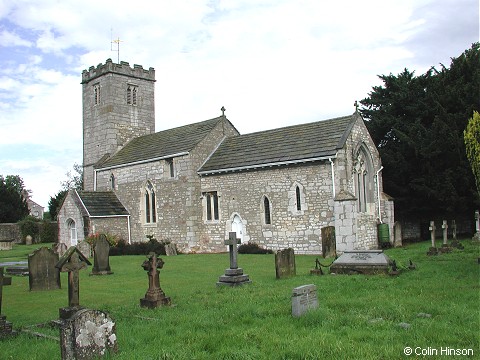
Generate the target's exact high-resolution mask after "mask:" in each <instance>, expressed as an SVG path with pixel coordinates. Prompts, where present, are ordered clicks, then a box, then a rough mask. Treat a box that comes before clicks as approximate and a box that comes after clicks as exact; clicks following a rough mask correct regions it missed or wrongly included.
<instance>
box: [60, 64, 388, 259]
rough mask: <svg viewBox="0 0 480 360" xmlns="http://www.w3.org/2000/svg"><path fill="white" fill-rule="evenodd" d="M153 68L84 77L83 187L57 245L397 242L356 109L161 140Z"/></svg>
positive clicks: (119, 67)
mask: <svg viewBox="0 0 480 360" xmlns="http://www.w3.org/2000/svg"><path fill="white" fill-rule="evenodd" d="M154 84H155V70H154V69H153V68H149V69H148V70H147V69H144V68H143V67H142V66H139V65H134V66H133V68H132V67H131V66H130V65H129V63H127V62H121V63H120V64H116V63H114V62H112V60H110V59H108V60H107V61H106V63H105V64H99V65H98V66H97V67H93V66H92V67H90V68H89V69H88V70H84V71H83V73H82V87H83V169H84V190H83V191H76V190H70V191H69V192H68V194H67V196H66V198H65V200H64V202H63V204H62V207H61V209H60V211H59V214H58V224H59V241H60V242H64V243H66V245H67V246H70V245H75V244H76V243H77V242H79V241H81V240H83V239H84V238H85V237H86V236H88V235H89V234H94V233H100V232H106V233H110V234H113V235H117V236H118V237H119V238H121V239H124V240H125V241H127V242H129V243H132V242H141V241H148V238H147V236H150V235H153V236H154V237H155V238H156V239H157V240H164V241H171V242H173V243H175V244H176V246H177V248H178V249H179V250H180V251H182V252H185V253H207V252H222V251H226V246H225V245H224V240H225V239H226V238H228V233H229V232H230V231H235V232H236V233H237V236H238V237H239V238H240V239H241V242H242V243H246V242H254V243H256V244H258V245H260V246H261V247H264V248H268V249H272V250H278V249H284V248H287V247H292V248H293V249H295V252H296V253H299V254H321V253H322V228H325V227H331V229H333V228H334V229H335V238H336V250H337V252H343V251H345V250H354V249H374V248H377V247H378V239H377V234H378V230H377V229H378V227H377V226H378V224H380V223H384V224H388V227H389V229H390V234H392V233H393V231H392V228H393V222H394V210H393V201H392V199H391V198H390V197H388V196H387V195H385V194H384V193H383V191H382V188H383V186H382V171H381V170H382V165H381V159H380V157H379V153H378V151H377V149H376V147H375V144H374V143H373V141H372V139H371V137H370V135H369V133H368V131H367V128H366V126H365V124H364V121H363V119H362V117H361V116H360V114H359V113H358V112H355V113H354V114H352V115H347V116H343V117H339V118H334V119H327V120H322V121H317V122H312V123H307V124H301V125H294V126H288V127H283V128H279V129H272V130H267V131H261V132H256V133H251V134H245V135H241V134H240V133H239V132H238V130H237V129H236V128H235V126H234V124H232V123H231V122H230V121H229V120H228V119H227V117H226V116H225V109H224V108H222V109H221V111H222V113H221V115H220V116H218V117H215V118H212V119H209V120H204V121H200V122H194V123H191V124H190V125H185V126H180V127H176V128H172V129H169V130H164V131H160V132H155V112H154Z"/></svg>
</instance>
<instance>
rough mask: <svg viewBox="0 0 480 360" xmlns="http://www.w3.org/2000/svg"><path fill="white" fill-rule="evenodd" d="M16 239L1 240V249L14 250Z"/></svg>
mask: <svg viewBox="0 0 480 360" xmlns="http://www.w3.org/2000/svg"><path fill="white" fill-rule="evenodd" d="M14 241H15V239H8V240H0V250H12V249H13V243H14Z"/></svg>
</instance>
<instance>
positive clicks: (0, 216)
mask: <svg viewBox="0 0 480 360" xmlns="http://www.w3.org/2000/svg"><path fill="white" fill-rule="evenodd" d="M28 193H29V191H28V190H26V189H25V188H24V186H23V180H22V178H21V177H20V176H18V175H7V176H6V177H5V178H4V177H3V175H0V223H9V222H10V223H14V222H17V221H19V220H21V219H23V218H24V217H25V216H27V215H28V213H29V211H28V204H27V198H26V197H25V196H24V195H25V194H27V195H28Z"/></svg>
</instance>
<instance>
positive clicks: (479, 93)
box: [360, 43, 480, 219]
mask: <svg viewBox="0 0 480 360" xmlns="http://www.w3.org/2000/svg"><path fill="white" fill-rule="evenodd" d="M479 70H480V59H479V44H478V43H476V44H473V45H472V48H471V49H469V50H467V51H465V52H464V53H463V54H462V55H461V56H460V57H458V58H453V59H452V63H451V66H450V69H448V68H446V67H445V66H443V65H442V66H441V70H440V71H437V70H436V69H435V68H431V69H430V70H429V71H428V72H427V73H425V74H423V75H420V76H415V75H414V73H413V72H409V71H408V70H407V69H405V70H404V71H403V72H402V73H400V74H398V75H397V76H394V75H392V74H390V75H382V76H380V79H382V81H383V85H382V86H377V87H374V88H373V90H372V92H371V93H370V94H369V97H368V98H366V99H364V100H362V101H361V104H362V108H361V109H360V111H361V113H362V115H363V116H364V118H365V120H366V125H367V127H368V129H369V131H370V133H371V135H372V137H373V139H374V141H375V143H376V144H377V146H378V149H379V152H380V155H381V157H382V163H383V165H384V170H383V175H384V191H385V192H386V193H388V194H389V195H391V196H393V197H394V198H395V212H396V215H397V216H398V217H400V218H402V217H407V218H412V217H415V218H418V217H421V218H424V219H428V218H431V217H434V216H437V215H438V216H447V215H456V214H465V213H467V214H468V213H470V214H471V213H472V212H473V210H474V208H475V207H476V206H478V205H479V199H478V194H477V192H476V191H475V181H474V178H473V175H472V172H471V168H470V165H469V163H468V160H467V157H466V155H465V144H464V140H463V131H464V129H465V127H466V125H467V122H468V119H469V118H470V117H471V116H472V114H473V111H474V110H477V111H478V109H479V108H480V72H479Z"/></svg>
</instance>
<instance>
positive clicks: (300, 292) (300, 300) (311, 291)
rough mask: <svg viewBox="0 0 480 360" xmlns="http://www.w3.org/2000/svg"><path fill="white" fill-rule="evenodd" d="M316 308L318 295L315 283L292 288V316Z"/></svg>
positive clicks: (297, 315)
mask: <svg viewBox="0 0 480 360" xmlns="http://www.w3.org/2000/svg"><path fill="white" fill-rule="evenodd" d="M316 308H318V297H317V287H316V286H315V285H313V284H309V285H302V286H299V287H296V288H294V289H293V291H292V316H294V317H299V316H302V315H303V314H305V313H306V312H307V311H309V310H311V309H316Z"/></svg>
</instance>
